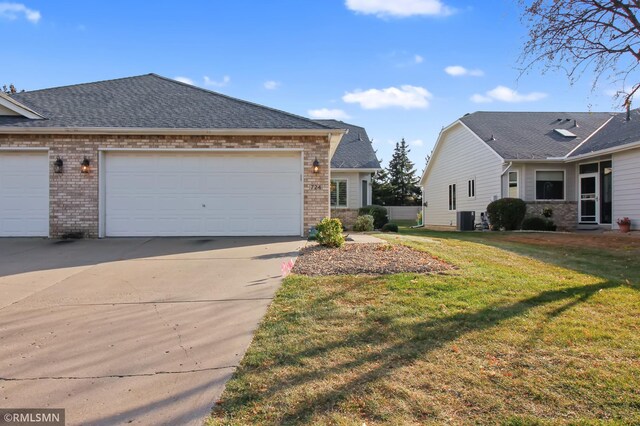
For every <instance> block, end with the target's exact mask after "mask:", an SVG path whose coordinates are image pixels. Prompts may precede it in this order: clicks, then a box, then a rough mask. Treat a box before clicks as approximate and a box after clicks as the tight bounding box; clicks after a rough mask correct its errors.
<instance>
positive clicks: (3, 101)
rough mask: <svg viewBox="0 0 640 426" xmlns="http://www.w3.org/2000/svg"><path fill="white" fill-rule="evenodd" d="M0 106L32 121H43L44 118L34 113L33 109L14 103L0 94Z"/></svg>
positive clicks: (14, 101)
mask: <svg viewBox="0 0 640 426" xmlns="http://www.w3.org/2000/svg"><path fill="white" fill-rule="evenodd" d="M0 105H2V106H4V107H5V108H7V109H9V110H11V111H13V112H15V113H16V114H19V115H21V116H23V117H25V118H30V119H32V120H43V119H44V118H45V117H44V116H42V115H40V114H38V113H37V112H35V111H34V110H33V109H31V108H29V107H28V106H26V105H24V104H22V103H20V102H18V101H16V100H15V99H13V98H12V97H10V96H7V95H5V94H4V93H2V92H0Z"/></svg>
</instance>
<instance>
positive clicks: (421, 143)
mask: <svg viewBox="0 0 640 426" xmlns="http://www.w3.org/2000/svg"><path fill="white" fill-rule="evenodd" d="M409 145H411V146H424V141H423V140H422V139H416V140H414V141H410V142H409Z"/></svg>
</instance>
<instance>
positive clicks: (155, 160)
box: [105, 153, 302, 236]
mask: <svg viewBox="0 0 640 426" xmlns="http://www.w3.org/2000/svg"><path fill="white" fill-rule="evenodd" d="M105 169H106V172H105V174H106V176H105V186H106V194H105V204H106V208H105V214H106V220H105V224H106V234H107V236H134V235H137V236H163V235H165V236H182V235H192V236H198V235H299V234H300V227H301V225H300V224H301V216H302V211H301V197H302V194H301V182H300V174H301V166H300V154H299V153H277V154H276V153H269V154H262V153H243V154H237V153H234V154H229V153H107V155H106V167H105Z"/></svg>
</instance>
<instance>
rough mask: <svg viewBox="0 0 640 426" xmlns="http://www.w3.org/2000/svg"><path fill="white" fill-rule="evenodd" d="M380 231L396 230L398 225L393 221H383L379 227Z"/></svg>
mask: <svg viewBox="0 0 640 426" xmlns="http://www.w3.org/2000/svg"><path fill="white" fill-rule="evenodd" d="M381 231H382V232H398V225H396V224H395V223H385V224H384V225H383V226H382V229H381Z"/></svg>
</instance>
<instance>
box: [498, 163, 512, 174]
mask: <svg viewBox="0 0 640 426" xmlns="http://www.w3.org/2000/svg"><path fill="white" fill-rule="evenodd" d="M511 166H513V161H510V162H509V164H508V165H507V168H506V169H504V170H503V171H502V173H500V176H504V174H505V173H507V172H508V171H509V169H510V168H511Z"/></svg>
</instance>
